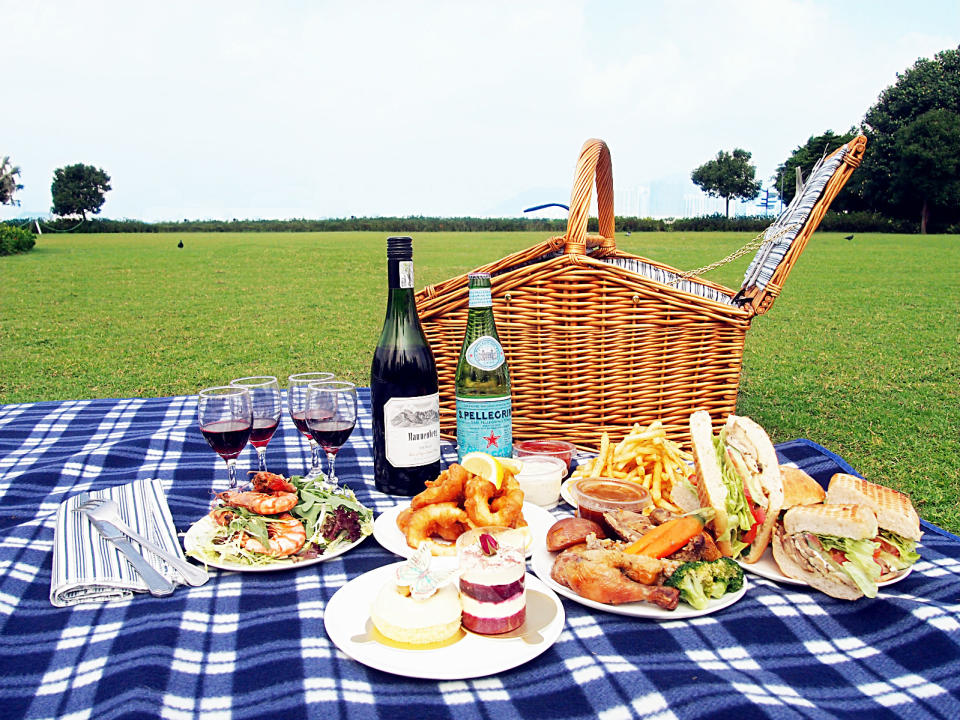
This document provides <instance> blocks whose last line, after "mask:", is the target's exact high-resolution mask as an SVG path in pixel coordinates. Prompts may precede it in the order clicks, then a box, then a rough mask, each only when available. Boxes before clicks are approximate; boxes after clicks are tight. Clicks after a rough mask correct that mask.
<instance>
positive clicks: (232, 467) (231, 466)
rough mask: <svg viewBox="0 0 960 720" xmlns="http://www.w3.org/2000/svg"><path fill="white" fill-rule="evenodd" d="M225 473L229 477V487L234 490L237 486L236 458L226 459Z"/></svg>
mask: <svg viewBox="0 0 960 720" xmlns="http://www.w3.org/2000/svg"><path fill="white" fill-rule="evenodd" d="M227 475H228V476H229V478H230V489H231V490H234V489H236V487H237V459H236V458H230V459H229V460H227Z"/></svg>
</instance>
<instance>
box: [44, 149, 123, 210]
mask: <svg viewBox="0 0 960 720" xmlns="http://www.w3.org/2000/svg"><path fill="white" fill-rule="evenodd" d="M108 190H110V176H109V175H107V174H106V173H105V172H104V171H103V170H101V169H100V168H95V167H93V165H82V164H79V163H78V164H76V165H67V166H66V167H62V168H57V169H56V170H54V172H53V183H52V184H51V185H50V193H51V194H52V195H53V208H52V210H53V214H54V215H60V216H64V215H81V216H82V217H83V219H84V220H86V219H87V213H88V212H89V213H93V214H94V215H96V214H97V213H98V212H100V209H101V208H102V207H103V203H104V202H105V201H106V198H105V197H104V194H105V193H106V192H107V191H108Z"/></svg>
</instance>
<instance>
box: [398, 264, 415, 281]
mask: <svg viewBox="0 0 960 720" xmlns="http://www.w3.org/2000/svg"><path fill="white" fill-rule="evenodd" d="M399 265H400V287H401V288H412V287H413V260H401V261H400V262H399Z"/></svg>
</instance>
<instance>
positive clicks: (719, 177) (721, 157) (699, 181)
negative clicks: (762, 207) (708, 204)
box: [690, 148, 760, 217]
mask: <svg viewBox="0 0 960 720" xmlns="http://www.w3.org/2000/svg"><path fill="white" fill-rule="evenodd" d="M751 157H753V156H752V154H751V153H749V152H747V151H746V150H741V149H740V148H736V149H735V150H734V151H733V152H732V153H728V152H725V151H723V150H721V151H720V152H718V153H717V157H716V158H715V159H713V160H710V161H708V162H705V163H704V164H703V165H701V166H700V167H698V168H697V169H696V170H694V171H693V172H692V173H691V174H690V179H691V180H693V182H694V184H695V185H698V186H699V187H700V189H701V190H703V191H704V192H705V193H706V194H707V195H709V196H711V197H719V198H723V199H724V200H726V201H727V217H730V200H731V199H732V198H739V199H741V200H753V199H754V198H755V197H756V196H757V195H759V194H760V183H759V182H757V181H756V180H754V177H755V175H756V173H757V168H756V167H754V166H753V165H751V164H750V158H751Z"/></svg>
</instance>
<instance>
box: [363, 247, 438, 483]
mask: <svg viewBox="0 0 960 720" xmlns="http://www.w3.org/2000/svg"><path fill="white" fill-rule="evenodd" d="M387 274H388V282H389V291H388V292H389V294H388V298H387V314H386V318H385V319H384V322H383V331H382V332H381V334H380V341H379V342H378V343H377V349H376V351H374V354H373V363H372V365H371V368H370V404H371V408H372V411H373V474H374V484H375V485H376V488H377V490H379V491H380V492H384V493H390V494H393V495H416V494H417V493H419V492H422V491H423V489H424V487H425V485H424V482H425V481H427V480H436V479H437V476H438V475H439V474H440V395H439V393H438V388H437V365H436V362H435V360H434V358H433V352H432V351H431V350H430V345H429V344H428V343H427V338H426V336H425V335H424V333H423V327H422V326H421V325H420V318H419V316H418V315H417V305H416V302H415V301H414V297H413V241H412V240H411V239H410V238H409V237H392V238H388V239H387Z"/></svg>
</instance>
